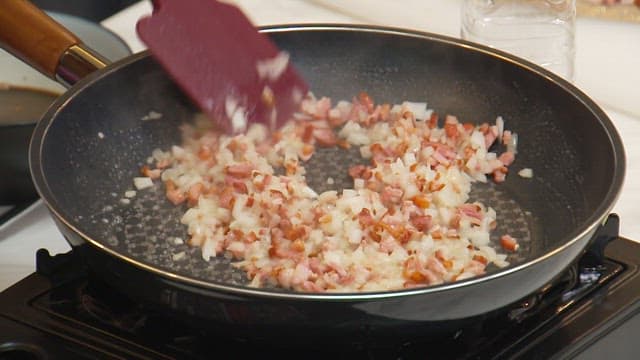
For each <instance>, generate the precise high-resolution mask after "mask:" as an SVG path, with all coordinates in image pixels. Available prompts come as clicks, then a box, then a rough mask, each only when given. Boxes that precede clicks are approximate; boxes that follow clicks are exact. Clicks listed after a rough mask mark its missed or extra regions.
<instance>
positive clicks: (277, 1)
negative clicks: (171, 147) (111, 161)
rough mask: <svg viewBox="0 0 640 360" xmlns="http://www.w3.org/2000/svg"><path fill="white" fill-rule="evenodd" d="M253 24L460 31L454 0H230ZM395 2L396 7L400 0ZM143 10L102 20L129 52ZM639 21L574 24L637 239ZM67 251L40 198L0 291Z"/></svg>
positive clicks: (586, 86) (2, 264)
mask: <svg viewBox="0 0 640 360" xmlns="http://www.w3.org/2000/svg"><path fill="white" fill-rule="evenodd" d="M232 2H236V3H237V4H238V5H239V6H240V7H241V8H242V9H243V10H244V11H245V12H246V13H247V14H248V16H249V17H250V18H251V19H252V20H253V22H254V23H255V24H256V25H270V24H284V23H310V22H325V23H369V24H376V25H387V26H395V27H403V28H410V29H417V30H422V31H429V32H434V33H441V34H445V35H449V36H455V37H457V36H458V34H459V23H460V22H459V6H460V0H449V1H442V0H403V1H402V2H391V1H384V0H270V1H261V0H235V1H232ZM400 4H402V5H400ZM149 12H150V5H149V2H148V1H142V2H140V3H137V4H134V5H133V6H131V7H129V8H127V9H125V10H123V11H122V12H120V13H118V14H116V15H114V16H112V17H110V18H108V19H105V20H104V21H103V22H102V24H103V25H104V26H105V27H107V28H109V29H111V30H113V31H114V32H115V33H117V34H118V35H120V36H121V37H122V38H123V39H124V40H125V41H126V42H127V43H128V44H129V46H130V47H131V48H132V50H133V51H134V52H136V51H140V50H142V49H143V48H144V47H143V45H142V44H141V43H140V42H139V41H138V39H137V37H136V36H135V28H134V24H135V22H136V20H137V19H138V18H139V17H140V16H141V15H143V14H145V13H149ZM638 39H640V24H639V23H633V22H616V21H611V20H601V19H595V18H591V17H579V18H578V20H577V23H576V50H577V52H576V80H575V84H576V86H578V87H579V88H580V89H581V90H583V91H584V92H585V93H586V94H588V95H589V96H590V97H592V98H593V99H594V100H595V101H596V102H597V103H598V104H599V105H600V106H602V107H603V109H604V110H605V112H606V113H607V114H608V115H609V117H610V118H611V120H612V121H613V123H614V124H615V126H616V128H617V129H618V132H619V133H620V135H621V136H622V139H623V142H624V145H625V151H626V155H627V173H626V180H625V184H624V187H623V190H622V193H621V195H620V198H619V200H618V202H617V204H616V206H615V207H614V209H613V211H614V212H616V213H618V214H619V215H620V218H621V234H622V235H623V236H625V237H628V238H631V239H635V240H638V241H640V221H638V219H640V207H638V206H637V204H638V203H640V95H639V94H640V91H638V88H639V86H640V65H639V64H640V63H639V62H638V59H640V41H639V40H638ZM43 247H44V248H47V249H49V250H50V252H51V253H57V252H65V251H67V250H68V249H69V246H68V245H67V244H66V242H65V240H64V239H63V238H62V236H61V235H60V234H59V233H58V232H57V231H56V229H55V226H54V224H53V221H52V220H51V218H50V217H49V216H48V214H47V211H46V209H45V208H44V206H43V204H42V203H41V202H37V203H35V204H34V205H33V206H32V207H31V208H30V209H28V210H27V211H25V212H24V213H23V214H21V215H20V216H19V217H17V218H15V219H14V220H13V221H11V222H10V223H8V224H5V225H4V226H2V227H0V291H1V290H3V289H5V288H6V287H8V286H10V285H11V284H12V283H14V282H16V281H18V280H20V279H21V278H23V277H25V276H27V275H28V274H29V273H31V272H33V271H34V269H35V251H36V250H37V249H38V248H43Z"/></svg>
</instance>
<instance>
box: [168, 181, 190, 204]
mask: <svg viewBox="0 0 640 360" xmlns="http://www.w3.org/2000/svg"><path fill="white" fill-rule="evenodd" d="M164 185H165V187H166V195H167V199H169V201H171V202H172V203H173V204H174V205H179V204H182V203H183V202H184V201H185V200H186V199H187V197H186V196H185V195H184V193H183V192H182V191H181V190H180V189H179V188H178V187H177V186H176V184H175V183H174V182H173V181H171V180H167V181H165V182H164Z"/></svg>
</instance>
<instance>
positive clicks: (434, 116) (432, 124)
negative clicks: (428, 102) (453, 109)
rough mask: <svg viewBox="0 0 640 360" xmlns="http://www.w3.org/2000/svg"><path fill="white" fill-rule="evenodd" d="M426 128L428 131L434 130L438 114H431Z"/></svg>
mask: <svg viewBox="0 0 640 360" xmlns="http://www.w3.org/2000/svg"><path fill="white" fill-rule="evenodd" d="M427 126H428V127H429V129H435V128H436V127H437V126H438V114H437V113H436V112H435V111H434V112H432V113H431V116H430V117H429V121H428V123H427Z"/></svg>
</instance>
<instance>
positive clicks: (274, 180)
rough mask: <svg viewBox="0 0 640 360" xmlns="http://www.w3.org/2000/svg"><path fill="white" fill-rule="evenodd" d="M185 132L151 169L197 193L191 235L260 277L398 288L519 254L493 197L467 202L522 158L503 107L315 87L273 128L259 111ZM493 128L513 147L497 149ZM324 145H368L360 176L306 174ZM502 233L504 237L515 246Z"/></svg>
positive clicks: (312, 285) (449, 277)
mask: <svg viewBox="0 0 640 360" xmlns="http://www.w3.org/2000/svg"><path fill="white" fill-rule="evenodd" d="M439 121H442V122H443V124H442V125H443V126H442V127H439V126H438V125H439V124H438V123H439ZM204 123H205V124H208V123H209V122H208V121H205V122H204ZM183 134H184V142H183V144H182V146H173V147H172V148H171V150H170V151H161V150H155V151H154V153H153V156H152V157H151V158H150V159H149V165H148V166H145V167H143V169H142V172H143V175H144V176H145V177H148V178H151V179H153V180H156V179H158V180H159V181H162V182H163V183H164V186H165V188H166V195H167V198H168V199H169V201H171V202H172V203H173V204H176V205H179V204H186V205H187V207H188V210H187V211H186V213H185V214H184V216H183V217H182V220H181V221H182V223H184V224H185V225H186V226H187V227H188V233H189V235H190V239H189V240H188V243H189V244H190V245H192V246H199V247H201V249H202V256H203V257H204V258H205V259H207V260H208V259H209V258H210V257H212V256H217V255H222V254H225V255H226V256H232V257H233V258H234V259H236V260H237V261H236V262H235V263H234V264H235V266H237V267H239V268H242V269H244V270H245V271H246V273H247V275H248V277H249V279H250V280H251V282H250V285H251V286H254V287H260V286H264V285H272V286H273V285H276V286H280V287H282V288H287V289H294V290H297V291H305V292H324V291H334V292H354V291H379V290H394V289H402V288H410V287H417V286H427V285H433V284H440V283H443V282H449V281H455V280H460V279H465V278H469V277H472V276H476V275H480V274H483V273H484V271H485V268H486V266H487V264H489V263H493V264H495V265H496V266H498V267H504V266H506V265H508V263H507V261H506V255H505V254H503V253H499V252H497V251H496V250H495V249H494V248H493V247H492V246H491V245H490V241H489V236H490V231H491V230H493V229H495V227H496V213H495V211H494V210H493V209H492V208H490V207H487V206H485V205H484V204H481V203H478V202H469V191H470V189H471V184H472V183H473V182H475V181H482V182H485V181H487V178H491V179H492V180H493V181H495V182H502V181H504V179H505V176H506V174H507V172H508V169H507V167H508V166H509V165H510V164H511V163H512V162H513V161H514V157H515V148H514V146H513V144H514V142H513V139H514V138H515V136H516V135H515V134H512V133H511V132H509V131H508V130H504V122H503V120H502V119H501V118H498V119H497V120H496V123H495V124H488V123H483V124H481V125H477V126H476V125H472V124H470V123H461V122H459V121H458V119H457V118H456V117H454V116H450V115H447V116H446V117H444V119H440V120H439V118H438V115H437V114H436V113H434V112H432V111H431V110H427V108H426V104H424V103H411V102H405V103H403V104H401V105H389V104H375V103H374V101H373V100H372V99H371V97H369V96H368V95H367V94H365V93H361V94H359V95H358V96H356V97H354V99H353V100H352V102H346V101H340V102H338V103H337V104H336V105H335V106H333V105H332V103H331V100H330V99H328V98H325V97H323V98H321V99H316V98H315V97H314V96H313V95H309V96H308V97H307V98H306V99H305V101H304V102H303V106H302V110H301V112H299V113H298V114H296V115H295V117H294V119H293V120H292V121H291V122H289V123H288V124H287V125H286V126H285V127H284V128H282V129H280V131H278V132H275V133H273V134H270V135H269V134H268V132H267V131H266V129H265V128H264V127H263V126H261V125H252V126H251V127H250V128H249V129H248V131H247V132H246V134H242V135H237V136H233V137H229V136H224V135H221V134H219V133H217V132H215V131H214V130H213V129H211V128H207V126H206V125H204V126H203V125H202V124H199V125H198V124H196V125H195V126H187V127H185V128H184V129H183ZM496 141H502V142H504V143H505V144H506V145H507V146H506V148H507V151H505V152H503V153H501V154H496V153H495V152H490V151H489V150H488V149H489V148H490V146H491V145H492V144H493V143H494V142H496ZM321 146H325V147H326V146H329V147H330V146H340V147H343V148H348V147H352V146H357V147H359V149H360V153H361V155H362V157H364V158H366V159H370V163H369V164H368V165H357V166H353V167H351V168H350V169H345V171H348V172H349V174H350V175H351V177H353V187H352V188H350V189H344V190H342V191H341V192H337V191H326V192H324V193H322V194H317V193H316V192H315V191H314V190H313V189H311V188H310V187H309V186H308V185H307V183H306V181H305V161H306V160H308V159H309V158H311V157H312V156H314V152H315V149H316V148H317V147H321ZM275 169H279V170H278V171H276V170H275ZM500 235H502V237H501V246H502V249H500V250H504V251H505V252H510V251H516V250H517V248H518V243H517V240H516V239H514V238H512V237H511V236H509V235H507V234H500Z"/></svg>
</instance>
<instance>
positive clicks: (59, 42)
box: [0, 0, 107, 86]
mask: <svg viewBox="0 0 640 360" xmlns="http://www.w3.org/2000/svg"><path fill="white" fill-rule="evenodd" d="M1 6H2V9H1V10H0V46H2V47H3V48H4V49H5V50H7V51H9V52H10V53H12V54H13V55H15V56H16V57H18V58H20V59H21V60H23V61H24V62H26V63H27V64H29V65H31V66H32V67H34V68H35V69H37V70H38V71H40V72H42V73H43V74H45V75H47V76H49V77H51V78H53V79H55V80H58V81H59V82H61V83H62V84H63V85H67V86H69V85H72V84H73V83H75V82H76V81H77V80H79V79H80V78H82V77H84V76H85V75H87V74H89V73H90V72H92V71H94V70H96V68H100V67H104V66H105V65H106V63H107V62H106V61H105V60H104V59H103V58H102V57H100V56H99V55H96V54H95V53H93V52H92V51H91V50H90V49H88V48H86V47H85V46H84V45H83V44H82V43H81V41H80V40H79V39H78V38H77V37H76V36H75V35H74V34H72V33H71V32H70V31H68V30H67V29H65V28H64V27H63V26H62V25H60V24H58V23H57V22H56V21H55V20H53V19H52V18H50V17H49V16H48V15H47V14H45V13H44V12H43V11H42V10H40V9H38V8H37V7H36V6H34V5H33V4H32V3H31V2H29V1H27V0H2V5H1Z"/></svg>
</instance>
